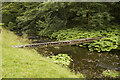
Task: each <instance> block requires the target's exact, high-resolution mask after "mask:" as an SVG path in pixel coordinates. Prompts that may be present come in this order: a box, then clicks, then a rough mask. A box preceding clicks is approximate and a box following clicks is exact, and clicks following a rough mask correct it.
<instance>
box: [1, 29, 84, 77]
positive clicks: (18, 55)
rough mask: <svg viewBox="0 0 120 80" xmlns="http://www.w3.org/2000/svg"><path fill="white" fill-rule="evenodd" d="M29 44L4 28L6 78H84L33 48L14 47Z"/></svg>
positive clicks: (4, 72) (3, 75)
mask: <svg viewBox="0 0 120 80" xmlns="http://www.w3.org/2000/svg"><path fill="white" fill-rule="evenodd" d="M21 44H27V43H25V42H23V41H22V40H21V39H20V38H19V37H17V36H16V35H14V34H13V33H12V32H10V31H8V30H5V29H3V30H2V68H3V71H2V77H5V78H78V77H79V78H82V77H83V76H82V75H74V73H72V72H70V70H69V69H67V68H64V67H62V66H60V65H57V64H54V63H53V62H52V61H51V60H50V59H48V58H45V57H42V56H41V55H40V54H38V53H37V52H36V51H35V50H33V49H25V48H24V49H22V48H12V47H11V46H12V45H21Z"/></svg>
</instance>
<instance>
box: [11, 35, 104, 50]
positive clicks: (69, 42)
mask: <svg viewBox="0 0 120 80" xmlns="http://www.w3.org/2000/svg"><path fill="white" fill-rule="evenodd" d="M104 37H105V36H104ZM104 37H97V38H84V39H76V40H66V41H55V42H44V43H34V44H26V45H15V46H12V47H14V48H25V47H31V48H34V47H40V48H44V47H55V46H65V45H75V44H81V43H90V42H93V41H94V40H100V39H101V38H104Z"/></svg>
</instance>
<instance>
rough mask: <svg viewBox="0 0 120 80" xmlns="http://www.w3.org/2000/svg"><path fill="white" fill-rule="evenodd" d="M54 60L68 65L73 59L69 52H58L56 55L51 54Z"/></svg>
mask: <svg viewBox="0 0 120 80" xmlns="http://www.w3.org/2000/svg"><path fill="white" fill-rule="evenodd" d="M51 58H52V60H53V61H54V62H55V63H57V64H62V65H64V66H68V65H69V64H70V61H73V60H72V59H71V58H70V57H69V56H68V55H67V54H58V55H56V56H51Z"/></svg>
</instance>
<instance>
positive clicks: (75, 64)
mask: <svg viewBox="0 0 120 80" xmlns="http://www.w3.org/2000/svg"><path fill="white" fill-rule="evenodd" d="M43 40H44V41H43ZM39 41H41V40H39ZM47 41H48V42H49V41H51V40H49V39H44V38H42V42H47ZM36 50H37V51H38V52H39V53H40V54H42V55H43V56H46V57H47V56H52V55H57V54H68V55H69V56H70V57H71V58H72V59H73V61H72V62H71V63H70V65H69V66H68V67H69V68H70V69H71V71H74V72H75V73H76V74H78V73H82V74H83V75H84V76H85V77H87V78H100V77H103V75H102V72H103V71H104V70H117V71H120V54H119V53H118V54H113V53H107V52H104V53H98V52H90V51H89V50H88V49H87V48H81V47H77V46H62V47H49V48H36ZM114 52H116V51H114ZM118 52H119V51H118Z"/></svg>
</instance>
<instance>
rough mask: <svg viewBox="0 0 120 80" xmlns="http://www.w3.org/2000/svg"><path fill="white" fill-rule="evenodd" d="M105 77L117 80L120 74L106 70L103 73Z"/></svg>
mask: <svg viewBox="0 0 120 80" xmlns="http://www.w3.org/2000/svg"><path fill="white" fill-rule="evenodd" d="M102 74H103V75H104V76H105V77H112V78H116V77H118V76H120V72H118V71H115V70H105V71H103V73H102Z"/></svg>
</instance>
